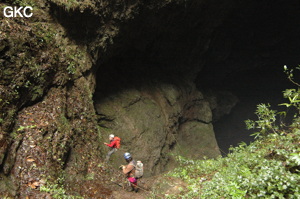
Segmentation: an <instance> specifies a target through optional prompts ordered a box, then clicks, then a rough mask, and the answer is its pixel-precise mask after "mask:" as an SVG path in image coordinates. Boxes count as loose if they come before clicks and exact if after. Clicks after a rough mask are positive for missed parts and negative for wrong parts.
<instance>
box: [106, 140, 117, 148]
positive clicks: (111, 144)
mask: <svg viewBox="0 0 300 199" xmlns="http://www.w3.org/2000/svg"><path fill="white" fill-rule="evenodd" d="M116 142H117V141H116V140H113V141H112V142H111V143H110V144H107V143H104V144H105V145H106V146H109V147H113V146H114V145H115V144H116Z"/></svg>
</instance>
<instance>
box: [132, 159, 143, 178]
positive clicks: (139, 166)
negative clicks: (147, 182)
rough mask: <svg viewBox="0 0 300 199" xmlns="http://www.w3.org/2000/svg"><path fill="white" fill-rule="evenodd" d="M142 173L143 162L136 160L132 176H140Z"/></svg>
mask: <svg viewBox="0 0 300 199" xmlns="http://www.w3.org/2000/svg"><path fill="white" fill-rule="evenodd" d="M143 175H144V164H143V163H142V161H140V160H138V161H137V162H136V166H135V173H134V177H135V178H141V177H143Z"/></svg>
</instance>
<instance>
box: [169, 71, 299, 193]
mask: <svg viewBox="0 0 300 199" xmlns="http://www.w3.org/2000/svg"><path fill="white" fill-rule="evenodd" d="M298 69H299V70H300V68H298ZM291 73H292V72H290V73H289V74H291ZM289 78H290V79H292V78H293V75H290V76H289ZM292 80H293V79H292ZM296 85H297V84H296ZM297 86H298V85H297ZM283 94H284V98H287V99H288V100H289V103H284V104H281V105H285V106H286V107H295V108H296V109H297V110H298V113H297V114H295V115H294V121H293V123H292V124H291V125H289V126H280V127H278V126H277V125H276V117H277V116H278V115H279V114H282V112H276V111H274V110H271V109H270V105H269V104H259V105H258V106H257V110H256V112H255V113H256V115H257V116H258V120H257V121H251V120H247V121H246V124H247V127H248V128H249V129H250V128H257V129H258V130H259V131H258V132H256V133H255V134H254V135H255V137H256V140H255V141H254V142H253V143H251V144H250V145H248V146H247V144H245V143H241V144H240V145H239V146H238V147H235V148H231V149H230V150H231V153H230V154H228V156H227V157H224V158H222V157H219V158H217V159H214V160H213V159H210V160H187V159H185V158H183V157H180V156H178V157H176V158H177V161H178V162H179V164H180V166H179V167H178V168H176V169H175V170H174V171H172V172H169V173H168V174H167V175H170V176H173V177H178V178H180V179H182V180H183V181H185V182H186V183H187V184H188V186H187V189H186V190H185V191H184V194H183V195H181V196H178V195H171V196H168V198H300V187H299V183H300V148H299V143H300V129H299V122H300V119H299V116H298V114H299V111H300V105H299V102H300V97H299V96H300V91H299V89H288V90H286V91H284V92H283ZM286 114H287V113H286V112H284V115H286Z"/></svg>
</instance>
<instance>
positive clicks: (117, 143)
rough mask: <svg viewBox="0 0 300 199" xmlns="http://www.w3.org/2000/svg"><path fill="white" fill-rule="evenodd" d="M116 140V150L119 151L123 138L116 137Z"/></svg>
mask: <svg viewBox="0 0 300 199" xmlns="http://www.w3.org/2000/svg"><path fill="white" fill-rule="evenodd" d="M114 140H115V141H116V148H117V149H119V148H120V146H121V138H119V137H117V136H115V137H114Z"/></svg>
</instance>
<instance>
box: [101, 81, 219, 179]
mask: <svg viewBox="0 0 300 199" xmlns="http://www.w3.org/2000/svg"><path fill="white" fill-rule="evenodd" d="M153 88H154V89H153ZM95 107H96V111H97V113H98V114H99V115H100V125H101V126H102V127H103V128H102V133H103V132H104V133H103V135H104V137H108V134H110V133H113V134H115V135H117V136H119V137H121V139H122V147H121V149H120V150H119V151H118V152H117V153H116V157H115V158H112V160H113V162H114V163H115V164H120V163H122V161H123V158H122V157H121V156H122V154H123V152H125V151H128V152H130V153H132V155H133V156H134V157H135V159H140V160H142V161H143V162H144V163H145V165H147V170H148V171H149V172H148V173H147V175H153V174H157V173H159V172H162V171H164V170H166V169H167V168H168V166H169V165H170V153H176V154H179V155H185V156H187V157H190V158H202V157H203V156H207V157H210V158H211V157H216V156H218V155H220V152H219V150H218V145H217V143H216V140H215V137H214V131H213V127H212V124H211V121H212V112H211V109H210V106H209V103H208V101H206V100H205V99H204V97H203V95H202V94H201V93H200V92H199V91H198V90H196V89H195V87H194V85H193V84H186V86H185V87H181V86H176V85H174V84H157V85H156V86H155V87H152V89H147V88H144V89H142V90H138V89H134V88H132V89H128V90H123V91H121V92H119V93H116V94H114V95H111V96H110V97H108V98H106V99H105V100H102V101H101V100H100V101H96V102H95Z"/></svg>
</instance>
